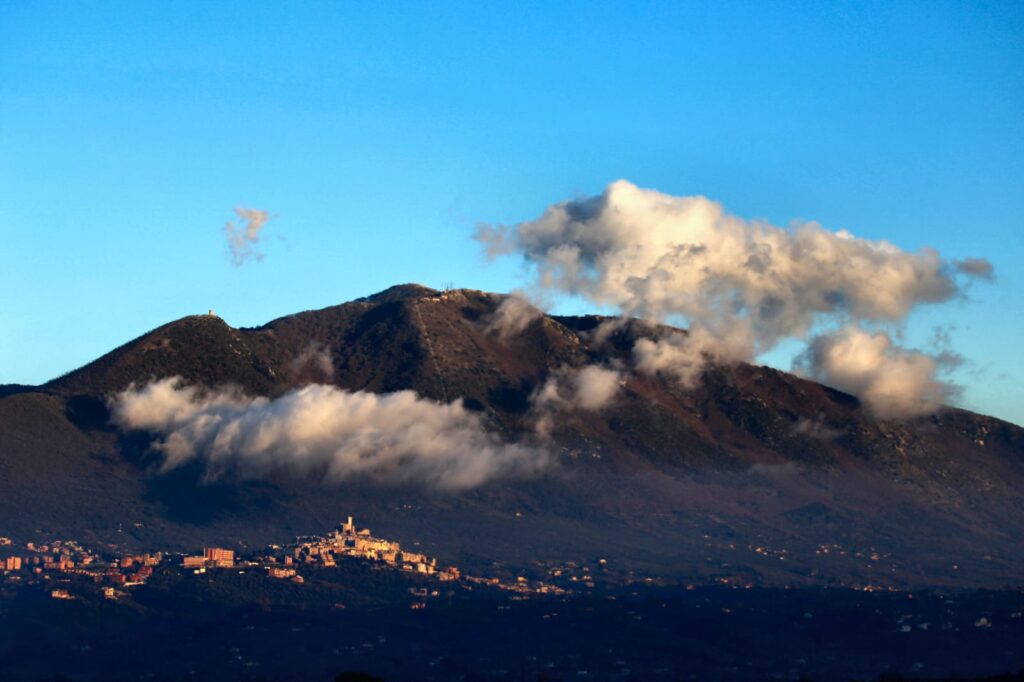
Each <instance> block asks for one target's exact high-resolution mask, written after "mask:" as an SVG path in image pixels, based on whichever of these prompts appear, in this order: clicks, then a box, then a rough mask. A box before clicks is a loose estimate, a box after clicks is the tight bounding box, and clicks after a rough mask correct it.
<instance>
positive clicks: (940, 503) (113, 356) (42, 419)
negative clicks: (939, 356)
mask: <svg viewBox="0 0 1024 682" xmlns="http://www.w3.org/2000/svg"><path fill="white" fill-rule="evenodd" d="M670 333H679V331H678V330H672V329H670V328H667V327H661V326H657V325H652V324H648V323H645V322H642V321H639V320H614V319H612V318H603V317H598V316H582V317H559V316H551V315H545V314H543V313H542V312H541V311H539V310H536V309H533V308H531V307H530V306H529V305H528V304H526V303H525V302H522V301H519V300H517V299H511V298H509V297H507V296H503V295H498V294H490V293H485V292H480V291H473V290H468V289H458V290H446V291H437V290H434V289H430V288H427V287H423V286H419V285H415V284H407V285H401V286H396V287H392V288H390V289H387V290H386V291H383V292H380V293H378V294H375V295H373V296H369V297H366V298H362V299H358V300H355V301H352V302H350V303H345V304H342V305H338V306H333V307H330V308H325V309H323V310H317V311H307V312H302V313H296V314H293V315H289V316H286V317H282V318H280V319H277V320H274V321H272V322H269V323H268V324H266V325H263V326H261V327H257V328H251V329H236V328H233V327H231V326H229V325H228V324H227V323H226V322H225V321H224V320H222V319H221V318H219V317H216V316H214V315H195V316H190V317H185V318H182V319H180V320H176V321H174V322H171V323H169V324H166V325H164V326H162V327H159V328H157V329H154V330H153V331H151V332H149V333H147V334H145V335H143V336H141V337H139V338H137V339H135V340H133V341H131V342H129V343H126V344H125V345H123V346H121V347H120V348H117V349H115V350H113V351H111V352H110V353H108V354H106V355H104V356H103V357H101V358H99V359H97V360H96V361H94V362H92V363H90V364H88V365H86V366H84V367H82V368H80V369H77V370H75V371H72V372H69V373H68V374H66V375H64V376H62V377H59V378H57V379H54V380H53V381H50V382H48V383H46V384H44V385H43V386H40V387H24V386H22V387H13V386H12V387H7V388H6V389H5V390H4V391H3V392H2V393H0V395H4V396H5V397H3V398H0V470H2V471H3V476H0V518H2V519H4V524H5V526H6V528H5V529H3V530H4V533H5V534H13V535H14V536H16V537H19V538H20V537H22V536H24V539H25V540H29V539H31V538H33V537H36V536H39V535H42V536H52V537H65V536H76V537H82V538H86V537H89V538H92V539H94V540H100V541H106V542H122V543H138V544H140V545H143V544H144V545H147V546H152V545H154V544H161V545H164V546H168V547H184V546H190V545H195V544H196V543H197V542H199V541H201V540H205V539H208V540H210V541H214V540H217V541H221V542H225V541H229V540H230V541H235V542H248V543H265V542H271V541H274V539H275V538H279V537H280V536H281V535H289V534H299V533H305V532H312V531H314V530H316V529H317V528H323V527H325V526H327V525H332V524H333V523H334V522H336V519H337V518H341V517H342V516H343V515H344V514H346V513H358V514H359V515H360V516H361V517H363V518H366V519H367V521H368V522H372V524H373V525H374V527H379V528H381V530H382V531H385V532H387V533H388V534H389V535H393V536H395V537H396V538H398V539H401V540H402V541H403V542H405V541H413V540H416V541H420V540H422V541H429V542H430V543H431V544H432V546H433V547H435V548H437V551H438V553H439V554H440V555H441V558H444V559H450V560H457V561H459V562H460V563H461V564H463V565H469V566H472V565H473V564H474V563H476V564H488V565H502V566H506V567H510V570H512V569H513V568H514V569H515V570H527V569H529V566H530V565H531V564H532V563H534V562H537V561H544V560H555V559H558V560H572V559H573V558H582V557H588V558H594V557H602V558H606V559H607V561H608V565H609V566H611V567H613V569H610V570H614V571H618V572H620V573H621V575H622V576H623V577H624V578H625V577H626V576H629V575H637V574H638V573H644V574H649V575H652V576H654V577H655V578H658V579H666V580H678V579H686V580H718V579H724V580H727V581H743V582H757V583H765V584H772V583H786V584H789V583H792V582H811V583H818V584H858V585H869V584H882V585H884V584H895V585H937V584H943V585H996V584H1005V583H1010V582H1014V581H1017V582H1019V580H1020V579H1021V577H1022V575H1024V574H1022V572H1021V569H1020V568H1019V567H1020V566H1022V565H1024V549H1022V548H1021V547H1020V546H1019V545H1018V543H1013V542H1010V541H1009V540H1008V538H1013V537H1021V533H1022V531H1024V521H1022V520H1021V519H1024V515H1022V514H1021V512H1022V511H1024V496H1022V494H1021V492H1020V491H1021V490H1024V430H1022V429H1020V428H1018V427H1016V426H1013V425H1011V424H1008V423H1005V422H1002V421H999V420H997V419H993V418H990V417H984V416H979V415H975V414H972V413H969V412H966V411H963V410H958V409H954V408H945V409H943V410H941V411H940V412H939V413H937V414H935V415H931V416H927V417H919V418H916V419H912V420H903V421H880V420H878V419H875V418H874V417H873V416H871V415H870V414H869V413H868V412H867V411H866V410H865V409H863V408H862V407H861V405H860V404H859V402H858V401H857V399H856V398H854V397H853V396H850V395H847V394H844V393H841V392H838V391H835V390H832V389H830V388H827V387H825V386H822V385H820V384H816V383H813V382H810V381H806V380H804V379H801V378H799V377H796V376H793V375H790V374H787V373H784V372H780V371H777V370H774V369H770V368H767V367H757V366H752V365H747V364H735V365H710V366H708V367H705V369H704V371H703V374H702V375H701V378H700V381H699V382H698V383H697V384H696V385H695V386H693V387H685V386H683V385H680V384H679V382H678V381H675V380H673V379H671V378H668V377H665V376H662V375H659V374H644V373H639V372H636V371H634V370H633V369H631V367H632V364H631V349H632V348H633V346H634V345H635V344H636V342H637V341H638V340H640V339H658V338H662V337H664V336H665V335H667V334H670ZM588 368H597V369H594V370H588ZM588 371H592V372H593V374H592V376H591V375H587V381H589V379H591V378H593V379H595V380H597V381H596V382H592V383H590V384H587V383H586V382H585V381H584V379H583V378H582V377H584V374H585V373H586V372H588ZM169 377H180V381H181V384H182V385H187V386H195V387H200V388H201V389H202V390H206V391H210V390H221V389H224V387H231V390H232V391H233V395H238V396H248V397H250V398H256V397H260V396H262V397H264V398H265V399H267V400H269V401H270V402H269V403H268V404H273V403H274V401H275V400H277V399H279V398H282V397H283V396H289V395H292V394H293V393H294V392H295V391H297V390H300V389H302V388H303V387H306V386H309V385H312V384H315V385H319V386H330V387H334V388H335V389H337V392H340V394H348V393H354V392H366V393H369V394H393V393H395V392H399V391H413V392H415V394H416V396H418V397H419V398H420V399H425V400H427V401H431V402H433V403H436V404H439V405H451V404H455V405H458V406H460V407H458V409H460V410H465V411H466V412H468V413H469V414H470V415H474V416H473V417H472V418H471V419H472V420H476V421H478V423H479V424H481V425H482V426H483V428H484V429H486V431H487V433H488V434H489V436H488V438H490V439H493V440H494V441H495V442H498V441H500V442H502V443H514V444H520V445H522V446H523V447H531V448H543V449H545V450H546V451H548V452H549V453H550V459H551V462H550V466H549V467H547V468H545V469H544V470H543V471H539V472H534V473H532V474H530V475H518V476H511V477H508V478H500V479H496V480H492V481H490V482H488V483H485V484H483V485H481V486H479V487H476V488H472V489H469V490H462V491H457V492H451V491H447V492H446V491H438V490H434V489H431V488H430V487H428V486H423V485H417V484H416V482H415V481H405V482H403V483H399V484H395V483H381V482H380V481H376V480H373V479H372V477H371V478H367V477H359V476H356V477H352V478H346V479H345V480H342V481H333V482H332V481H326V482H325V480H324V479H323V478H322V477H318V476H316V475H315V472H310V475H298V476H297V475H295V474H294V473H293V472H285V471H271V472H270V473H268V474H267V475H265V476H261V477H259V478H258V479H255V480H253V479H251V478H246V477H241V478H239V477H233V476H225V477H221V478H218V479H216V480H210V479H209V477H208V476H205V475H204V471H203V470H202V467H201V466H200V465H199V464H198V463H192V464H191V465H189V466H183V467H180V468H177V469H174V470H171V471H168V470H167V468H166V467H165V466H162V458H163V454H162V453H161V451H160V450H159V448H155V447H154V443H155V439H154V437H153V436H152V434H149V435H147V434H146V433H145V432H143V431H125V430H123V429H118V428H116V427H115V426H114V425H113V424H112V422H111V413H110V409H109V408H110V405H111V404H112V403H111V401H112V400H113V399H115V398H116V396H118V395H119V394H121V393H122V392H123V391H125V390H127V389H129V388H132V387H136V388H138V387H142V386H145V385H147V384H149V383H150V382H154V381H158V380H161V379H166V378H169ZM584 388H586V389H587V390H588V391H591V394H592V395H599V397H600V400H594V399H593V398H592V397H589V398H587V399H579V400H577V399H575V398H574V396H576V397H579V396H581V395H582V392H583V390H584ZM261 404H262V403H261ZM453 409H454V408H453ZM459 418H460V419H461V418H462V417H459ZM467 418H469V417H467ZM542 425H543V428H541V426H542Z"/></svg>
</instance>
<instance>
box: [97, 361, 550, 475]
mask: <svg viewBox="0 0 1024 682" xmlns="http://www.w3.org/2000/svg"><path fill="white" fill-rule="evenodd" d="M111 412H112V415H113V421H114V423H115V424H116V425H117V426H118V427H120V428H121V429H124V430H142V431H148V432H150V433H152V434H154V436H155V437H156V439H157V440H156V441H155V443H154V448H155V449H156V450H158V451H159V452H161V453H162V454H163V456H164V461H163V465H162V468H163V470H165V471H167V470H171V469H175V468H177V467H180V466H183V465H185V464H187V463H189V462H195V461H198V462H201V463H202V464H203V465H204V467H205V472H206V478H207V479H209V480H213V479H216V478H218V477H222V476H238V477H241V478H259V477H263V476H266V475H268V474H271V473H275V472H283V473H287V474H291V475H295V476H306V475H316V476H322V477H323V479H324V480H325V481H327V482H336V481H341V480H344V479H347V478H350V477H354V476H364V477H368V478H370V479H372V480H375V481H379V482H383V483H412V484H417V485H423V486H427V487H431V488H436V489H439V490H448V491H456V490H464V489H468V488H473V487H476V486H479V485H481V484H484V483H486V482H488V481H490V480H493V479H497V478H502V477H510V476H527V475H532V474H536V473H538V472H539V471H541V470H543V469H544V468H545V467H546V466H547V465H548V463H549V454H548V453H547V452H546V451H544V450H542V449H537V448H532V447H527V446H523V445H517V444H508V443H502V442H501V441H500V440H499V439H498V438H497V437H496V436H495V435H493V434H491V433H489V432H488V431H486V430H485V429H484V427H483V424H482V422H481V421H480V418H479V417H478V416H477V415H475V414H473V413H471V412H468V411H467V410H466V409H465V408H464V407H463V406H462V403H461V402H458V403H451V404H439V403H435V402H433V401H430V400H426V399H423V398H420V397H418V396H417V395H416V394H415V393H414V392H412V391H399V392H397V393H387V394H374V393H365V392H362V391H359V392H355V393H351V392H348V391H343V390H341V389H338V388H335V387H333V386H324V385H318V384H313V385H309V386H306V387H304V388H301V389H298V390H294V391H290V392H288V393H286V394H284V395H282V396H281V397H279V398H275V399H268V398H262V397H260V398H254V397H249V396H245V395H242V394H241V393H239V392H238V391H236V390H231V389H219V390H202V389H200V388H197V387H194V386H188V385H185V384H184V383H183V382H182V380H181V379H180V378H177V377H174V378H168V379H163V380H160V381H155V382H152V383H150V384H148V385H146V386H143V387H141V388H136V387H131V388H129V389H128V390H126V391H124V392H122V393H121V394H119V395H118V396H116V397H115V398H114V399H113V400H112V401H111Z"/></svg>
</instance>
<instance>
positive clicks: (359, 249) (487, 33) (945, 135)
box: [0, 2, 1024, 423]
mask: <svg viewBox="0 0 1024 682" xmlns="http://www.w3.org/2000/svg"><path fill="white" fill-rule="evenodd" d="M1022 37H1024V5H1022V4H1020V3H1012V2H1011V3H984V4H983V3H968V2H964V3H942V2H932V3H891V2H887V3H868V2H857V3H729V2H709V3H701V4H697V3H621V4H610V3H594V2H590V3H579V4H574V3H535V4H534V3H507V4H495V3H486V2H481V3H429V4H428V3H392V4H388V3H372V4H371V3H360V4H357V3H251V2H250V3H237V4H231V3H207V2H173V3H171V2H167V3H159V2H152V3H127V2H126V3H116V2H102V3H87V2H86V3H70V2H69V3H47V2H20V3H19V2H11V3H5V6H4V10H3V12H2V18H0V206H2V211H0V244H2V246H0V383H2V382H22V383H37V382H42V381H45V380H46V379H49V378H51V377H53V376H55V375H58V374H60V373H62V372H64V371H67V370H69V369H72V368H74V367H77V366H79V365H81V364H83V363H85V362H87V361H89V360H91V359H93V358H95V357H97V356H98V355H100V354H102V353H103V352H105V351H107V350H109V349H111V348H113V347H114V346H116V345H119V344H120V343H123V342H124V341H126V340H128V339H130V338H133V337H135V336H137V335H139V334H141V333H143V332H145V331H147V330H149V329H151V328H153V327H155V326H157V325H159V324H162V323H164V322H167V321H169V320H171V319H175V318H178V317H181V316H184V315H187V314H192V313H197V312H204V311H206V310H207V309H208V308H211V307H212V308H214V309H215V310H216V311H217V312H218V313H219V314H220V315H221V316H222V317H224V318H225V320H227V321H228V322H229V323H230V324H232V325H235V326H249V325H256V324H261V323H263V322H266V321H268V320H270V319H272V318H274V317H277V316H280V315H283V314H287V313H290V312H295V311H297V310H303V309H310V308H318V307H323V306H327V305H332V304H336V303H340V302H343V301H346V300H350V299H352V298H354V297H357V296H361V295H365V294H367V293H372V292H374V291H377V290H380V289H383V288H385V287H387V286H389V285H391V284H395V283H399V282H406V281H417V282H421V283H423V284H427V285H431V286H441V285H442V284H443V283H445V282H449V281H450V282H453V283H455V285H457V286H466V287H472V288H478V289H487V290H495V291H507V290H510V289H512V288H513V287H516V286H518V285H520V284H522V283H523V282H524V281H525V278H524V277H523V273H522V272H521V271H520V268H519V267H518V266H517V265H516V264H515V263H514V262H505V261H500V262H498V263H494V264H488V263H486V262H485V260H484V259H483V258H482V256H481V255H480V250H479V248H478V245H477V244H476V243H475V242H473V241H472V239H471V238H470V235H471V234H472V232H473V228H474V225H475V224H476V223H477V222H479V221H487V222H504V223H512V222H517V221H521V220H526V219H531V218H534V217H536V216H537V215H539V214H540V213H541V212H542V211H543V209H544V208H545V207H546V206H548V205H549V204H552V203H555V202H558V201H562V200H565V199H568V198H571V197H574V196H577V195H580V194H594V193H597V192H600V191H601V189H602V188H603V187H604V186H605V185H606V184H607V183H608V182H610V181H612V180H615V179H618V178H626V179H628V180H630V181H631V182H634V183H636V184H638V185H640V186H642V187H650V188H654V189H658V190H660V191H663V192H668V193H672V194H704V195H706V196H709V197H711V198H713V199H716V200H718V201H721V202H722V203H724V204H725V206H726V207H727V208H728V209H729V210H730V211H732V212H733V213H736V214H738V215H740V216H744V217H747V218H766V219H768V220H770V221H772V222H773V223H776V224H780V225H787V224H789V223H790V222H791V221H793V220H816V221H818V222H820V223H821V224H823V225H824V226H826V227H827V228H829V229H834V230H835V229H847V230H850V231H851V232H853V233H854V234H856V235H858V236H862V237H868V238H872V239H888V240H890V241H892V242H894V243H895V244H897V245H899V246H900V247H902V248H904V249H908V250H917V249H919V248H921V247H922V246H926V245H927V246H932V247H934V248H936V249H938V250H939V251H940V252H941V253H942V255H943V256H945V257H947V258H964V257H968V256H981V257H986V258H988V259H990V260H991V261H992V263H993V264H994V266H995V268H996V272H997V280H996V281H995V282H994V283H991V284H988V283H979V284H976V285H974V286H973V287H972V288H971V289H970V290H969V292H968V295H967V297H966V298H965V299H964V300H959V301H955V302H952V303H948V304H943V305H942V306H938V307H934V308H931V309H923V310H921V311H920V312H918V313H915V314H914V316H913V317H912V318H911V320H910V321H909V323H908V325H907V329H906V338H907V342H908V344H909V345H915V344H916V345H924V344H925V342H926V341H927V339H928V338H929V337H930V336H931V334H932V329H933V328H934V327H935V326H936V325H951V327H952V330H951V335H952V339H953V345H954V347H955V348H956V349H957V350H958V351H960V352H961V353H963V354H964V355H965V356H966V357H967V358H968V360H969V362H968V363H967V364H966V365H964V366H963V367H962V368H961V369H960V370H959V371H958V373H957V375H956V379H957V380H958V381H960V383H962V384H964V385H965V386H967V390H966V392H965V394H964V397H963V400H962V401H961V403H962V404H963V405H964V406H966V407H968V408H971V409H975V410H978V411H982V412H987V413H992V414H995V415H998V416H1001V417H1003V418H1006V419H1010V420H1012V421H1015V422H1017V423H1024V388H1022V387H1024V363H1022V362H1021V359H1020V355H1019V350H1018V346H1019V345H1020V339H1022V338H1024V322H1022V316H1024V315H1022V313H1024V305H1022V303H1021V301H1022V300H1024V275H1022V274H1021V270H1020V268H1019V267H1017V264H1018V263H1019V262H1021V260H1022V259H1024V238H1022V237H1021V234H1022V228H1024V40H1022ZM239 205H240V206H250V207H254V208H260V209H266V210H268V211H270V212H271V213H272V214H274V216H275V217H274V218H273V219H272V220H271V221H270V222H269V223H268V225H267V227H266V228H265V230H264V233H263V236H264V241H263V242H262V243H261V247H262V249H263V252H264V253H265V259H264V260H263V261H262V262H259V263H256V262H252V263H248V264H246V265H245V266H243V267H234V266H233V265H232V264H231V262H230V260H229V258H228V256H227V250H226V245H225V238H224V234H223V226H224V224H225V222H226V221H228V220H230V219H232V218H233V217H234V216H233V214H232V208H233V207H234V206H239ZM563 305H564V307H566V308H571V307H572V305H573V304H572V303H571V302H566V303H564V304H563ZM766 360H768V361H771V362H773V363H775V364H777V365H780V366H782V367H783V368H786V367H787V366H788V365H787V362H788V359H787V358H786V357H785V353H784V352H779V353H775V354H773V356H771V357H769V358H766Z"/></svg>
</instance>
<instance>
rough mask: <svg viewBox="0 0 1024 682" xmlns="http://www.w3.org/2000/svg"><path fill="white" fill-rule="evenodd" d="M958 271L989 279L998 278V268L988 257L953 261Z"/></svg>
mask: <svg viewBox="0 0 1024 682" xmlns="http://www.w3.org/2000/svg"><path fill="white" fill-rule="evenodd" d="M953 266H954V267H955V268H956V269H957V271H959V272H961V273H963V274H965V275H969V276H971V277H980V278H981V279H987V280H989V281H991V280H994V279H995V278H996V269H995V268H994V267H992V263H990V262H989V261H988V259H986V258H964V259H963V260H955V261H953Z"/></svg>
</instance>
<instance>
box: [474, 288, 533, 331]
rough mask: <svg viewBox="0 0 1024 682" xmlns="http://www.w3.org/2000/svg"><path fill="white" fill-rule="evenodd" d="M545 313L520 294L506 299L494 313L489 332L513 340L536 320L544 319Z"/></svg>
mask: <svg viewBox="0 0 1024 682" xmlns="http://www.w3.org/2000/svg"><path fill="white" fill-rule="evenodd" d="M543 315H544V313H543V312H541V310H540V309H539V308H537V307H536V306H535V305H533V304H532V303H530V302H529V301H528V300H526V298H524V297H523V296H521V295H519V294H511V295H509V296H506V297H505V300H503V301H502V302H501V304H500V305H499V306H498V308H497V309H496V310H495V311H494V314H493V315H492V316H491V318H490V320H489V321H488V323H487V331H489V332H494V333H496V334H497V335H498V336H500V337H502V338H511V337H513V336H518V335H519V334H522V333H523V332H524V331H525V330H526V328H527V327H529V326H530V324H531V323H533V321H534V320H537V319H540V318H541V317H543Z"/></svg>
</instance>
